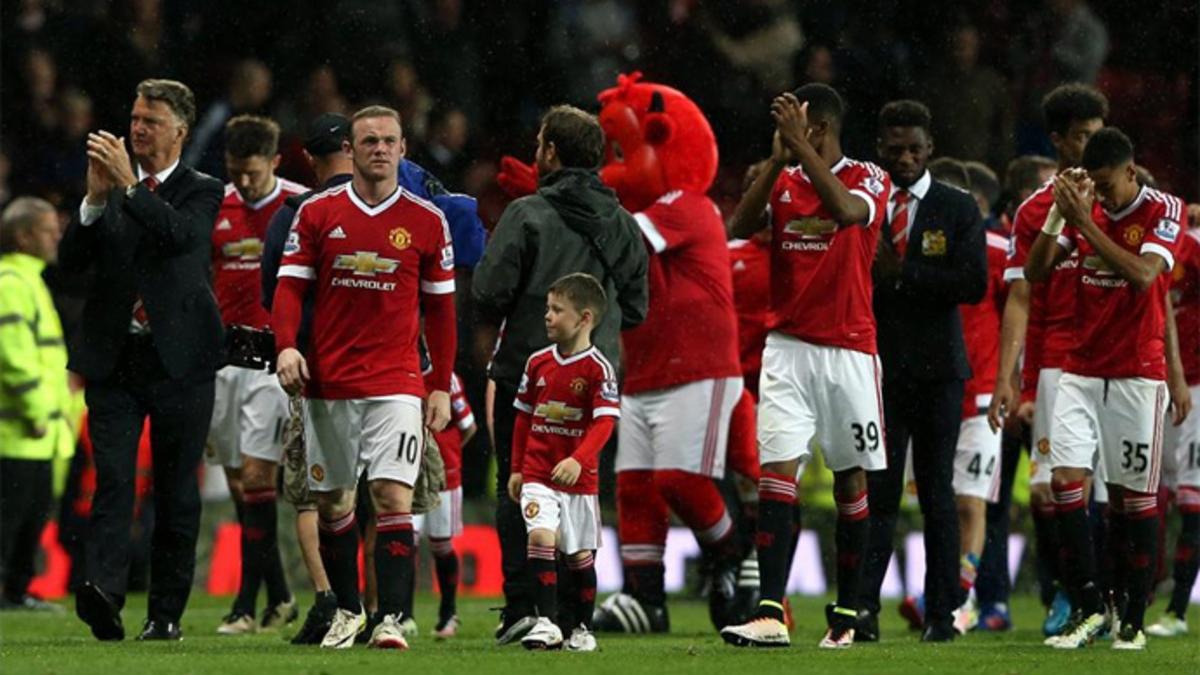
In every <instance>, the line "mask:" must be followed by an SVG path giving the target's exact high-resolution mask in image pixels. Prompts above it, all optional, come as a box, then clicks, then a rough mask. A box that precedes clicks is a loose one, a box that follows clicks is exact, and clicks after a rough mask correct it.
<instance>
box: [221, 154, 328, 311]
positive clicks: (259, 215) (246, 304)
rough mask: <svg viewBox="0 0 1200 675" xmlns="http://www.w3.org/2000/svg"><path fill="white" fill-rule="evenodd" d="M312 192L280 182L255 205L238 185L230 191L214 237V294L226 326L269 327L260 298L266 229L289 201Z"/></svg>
mask: <svg viewBox="0 0 1200 675" xmlns="http://www.w3.org/2000/svg"><path fill="white" fill-rule="evenodd" d="M307 191H308V188H306V187H304V186H303V185H300V184H299V183H293V182H292V181H290V180H287V179H286V178H278V177H277V178H276V179H275V189H273V190H271V193H270V194H268V195H267V196H265V197H263V198H262V199H260V200H258V201H257V202H254V203H253V204H251V203H248V202H246V201H245V200H243V199H242V194H241V193H240V192H238V191H237V188H235V187H234V186H233V183H229V184H227V185H226V186H225V199H224V200H223V201H222V202H221V209H220V211H218V212H217V222H216V224H215V225H214V226H213V232H212V255H213V259H212V267H213V290H214V291H215V292H216V295H217V305H218V306H219V307H220V308H221V321H223V322H224V323H225V325H226V326H232V325H234V324H242V325H246V326H253V327H255V328H264V327H266V325H267V321H268V319H269V317H270V315H269V314H268V313H267V310H266V309H264V308H263V306H262V302H261V301H260V299H259V295H260V294H261V293H262V278H261V274H262V250H263V241H264V240H265V239H266V236H267V226H268V225H269V224H270V223H271V216H274V215H275V212H276V211H278V210H279V207H280V206H283V202H284V200H286V199H287V198H288V197H291V196H292V195H295V194H301V193H303V192H307Z"/></svg>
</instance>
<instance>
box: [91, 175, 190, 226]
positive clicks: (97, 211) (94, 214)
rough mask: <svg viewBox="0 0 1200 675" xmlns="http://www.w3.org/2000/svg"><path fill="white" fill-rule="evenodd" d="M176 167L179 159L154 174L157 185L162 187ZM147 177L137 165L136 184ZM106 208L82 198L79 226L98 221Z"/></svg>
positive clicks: (104, 203)
mask: <svg viewBox="0 0 1200 675" xmlns="http://www.w3.org/2000/svg"><path fill="white" fill-rule="evenodd" d="M178 167H179V158H176V159H175V163H174V164H172V165H171V166H168V167H167V168H165V169H163V170H162V171H159V172H158V173H156V174H154V178H155V179H156V180H157V181H158V184H159V185H162V184H163V183H165V182H167V179H168V178H170V177H171V174H172V173H174V172H175V169H177V168H178ZM148 175H149V174H147V173H146V170H145V169H143V168H142V165H141V164H138V165H137V179H138V182H139V183H140V182H142V181H144V180H146V176H148ZM106 206H108V202H107V201H103V202H100V203H99V204H89V203H88V200H87V197H84V198H83V203H81V204H80V205H79V224H80V225H83V226H85V227H86V226H88V225H91V224H92V223H94V222H96V221H97V220H100V216H102V215H104V207H106Z"/></svg>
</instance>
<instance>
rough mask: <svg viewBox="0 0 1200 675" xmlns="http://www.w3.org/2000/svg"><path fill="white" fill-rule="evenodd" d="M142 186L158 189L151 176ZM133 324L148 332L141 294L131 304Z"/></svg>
mask: <svg viewBox="0 0 1200 675" xmlns="http://www.w3.org/2000/svg"><path fill="white" fill-rule="evenodd" d="M142 185H145V186H146V189H147V190H149V191H151V192H154V191H155V190H157V189H158V179H157V178H155V177H154V176H153V175H150V176H146V177H145V178H143V179H142ZM133 323H134V324H135V325H134V330H136V331H137V332H139V333H146V332H149V330H150V317H149V316H148V315H147V314H146V306H145V305H144V304H142V296H141V294H139V295H138V296H137V300H135V301H134V302H133Z"/></svg>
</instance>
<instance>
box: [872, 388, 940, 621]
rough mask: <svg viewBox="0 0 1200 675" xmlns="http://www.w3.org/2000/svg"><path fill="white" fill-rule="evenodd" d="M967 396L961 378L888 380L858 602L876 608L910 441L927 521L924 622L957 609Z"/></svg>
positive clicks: (893, 531) (889, 551)
mask: <svg viewBox="0 0 1200 675" xmlns="http://www.w3.org/2000/svg"><path fill="white" fill-rule="evenodd" d="M962 397H963V382H962V381H961V380H948V381H947V380H943V381H920V380H915V379H903V380H900V379H897V380H885V381H884V383H883V411H884V422H885V425H886V428H887V453H888V468H887V469H886V470H884V471H872V472H870V473H868V474H867V485H868V490H869V494H870V506H871V518H870V522H871V535H870V543H869V544H868V547H867V561H866V568H865V570H864V572H863V586H862V598H861V602H860V606H861V607H863V608H864V609H868V610H870V611H872V612H876V613H878V612H879V590H880V587H881V586H882V585H883V576H884V574H885V573H886V572H887V565H888V560H889V559H891V556H892V552H893V550H894V549H895V546H894V545H893V540H894V538H895V533H896V519H897V516H898V515H899V511H900V498H901V496H902V494H903V491H904V457H905V452H906V450H907V448H908V442H909V439H911V440H912V445H913V472H914V473H915V474H916V479H917V497H918V498H919V499H920V502H921V515H922V516H923V517H924V521H925V522H924V530H925V613H926V614H925V617H926V618H925V620H926V623H927V624H928V623H938V622H944V623H945V622H950V621H951V616H950V613H951V612H953V611H954V610H955V609H956V608H957V606H958V596H959V585H958V559H959V545H958V512H957V509H956V507H955V504H954V485H953V481H954V451H955V446H956V445H957V444H958V427H959V423H960V421H961V420H962Z"/></svg>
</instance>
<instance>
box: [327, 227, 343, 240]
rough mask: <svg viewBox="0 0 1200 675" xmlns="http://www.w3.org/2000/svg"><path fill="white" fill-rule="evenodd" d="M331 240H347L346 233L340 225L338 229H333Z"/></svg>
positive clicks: (330, 234)
mask: <svg viewBox="0 0 1200 675" xmlns="http://www.w3.org/2000/svg"><path fill="white" fill-rule="evenodd" d="M329 238H330V239H345V238H346V233H345V232H344V231H343V230H342V226H341V225H338V226H337V227H335V228H333V231H332V232H330V233H329Z"/></svg>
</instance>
